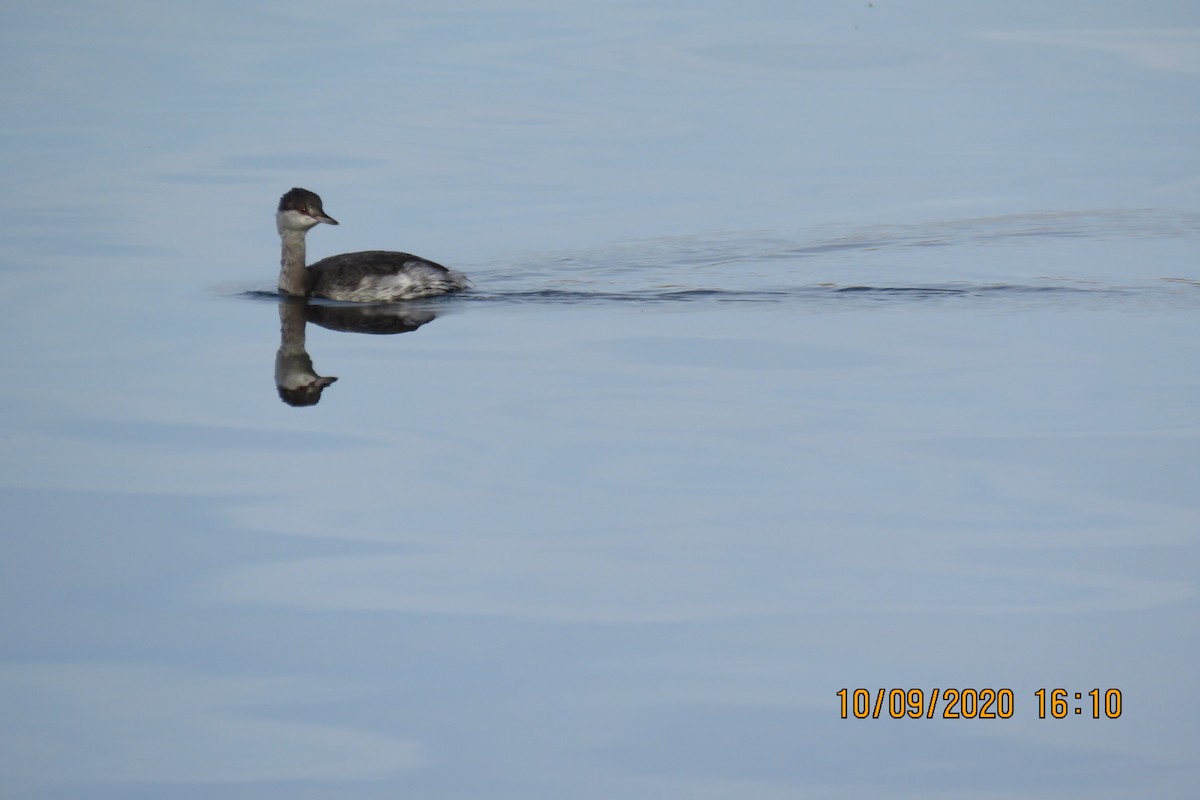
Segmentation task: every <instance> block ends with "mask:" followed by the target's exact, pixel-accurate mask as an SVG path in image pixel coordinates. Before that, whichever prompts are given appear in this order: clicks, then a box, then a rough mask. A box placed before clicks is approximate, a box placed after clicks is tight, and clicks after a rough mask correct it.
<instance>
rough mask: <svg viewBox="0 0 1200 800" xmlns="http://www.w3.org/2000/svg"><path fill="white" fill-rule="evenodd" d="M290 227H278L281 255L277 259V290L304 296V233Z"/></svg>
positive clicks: (306, 278) (305, 287) (305, 289)
mask: <svg viewBox="0 0 1200 800" xmlns="http://www.w3.org/2000/svg"><path fill="white" fill-rule="evenodd" d="M305 233H306V231H298V230H294V229H291V228H284V227H283V226H280V227H279V239H280V241H281V242H282V243H283V255H282V256H281V257H280V259H279V291H281V292H283V293H284V294H290V295H296V296H297V297H304V296H305V295H307V294H308V273H307V272H305V269H304V234H305Z"/></svg>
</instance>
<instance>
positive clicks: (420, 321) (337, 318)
mask: <svg viewBox="0 0 1200 800" xmlns="http://www.w3.org/2000/svg"><path fill="white" fill-rule="evenodd" d="M435 317H437V314H436V313H434V312H433V311H431V310H429V309H427V308H406V307H404V306H401V305H377V306H334V305H324V304H318V303H310V302H308V301H307V300H306V299H305V298H294V297H293V298H285V299H283V300H280V301H279V351H278V352H276V353H275V387H276V388H277V389H278V390H279V399H280V400H282V401H283V402H285V403H287V404H288V405H289V406H315V405H316V404H317V403H319V402H320V401H321V393H322V392H323V391H325V388H326V387H327V386H329V385H330V384H331V383H333V382H334V381H336V380H337V378H335V377H332V376H322V375H318V374H317V372H316V370H315V369H313V362H312V358H311V357H309V355H308V350H307V349H305V344H304V332H305V327H306V326H307V324H308V323H309V322H312V323H314V324H316V325H320V326H321V327H322V328H328V329H329V330H331V331H342V332H343V333H373V334H393V333H408V332H409V331H415V330H416V329H417V328H419V327H421V326H422V325H424V324H425V323H427V322H430V321H432V320H433V319H434V318H435Z"/></svg>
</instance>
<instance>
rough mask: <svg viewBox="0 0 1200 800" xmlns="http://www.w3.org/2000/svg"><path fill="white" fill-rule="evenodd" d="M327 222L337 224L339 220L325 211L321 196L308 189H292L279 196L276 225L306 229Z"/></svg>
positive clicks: (280, 230)
mask: <svg viewBox="0 0 1200 800" xmlns="http://www.w3.org/2000/svg"><path fill="white" fill-rule="evenodd" d="M322 222H327V223H329V224H330V225H337V224H338V221H337V220H336V219H334V218H333V217H331V216H329V215H328V214H326V213H325V209H324V208H322V207H321V198H320V197H318V196H317V194H316V192H310V191H309V190H308V189H292V190H291V191H290V192H288V193H287V194H285V195H284V196H283V197H281V198H279V210H278V211H276V212H275V227H276V228H278V229H279V232H280V233H283V232H284V231H306V230H308V229H309V228H311V227H313V226H315V225H317V224H319V223H322Z"/></svg>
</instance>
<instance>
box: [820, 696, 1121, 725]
mask: <svg viewBox="0 0 1200 800" xmlns="http://www.w3.org/2000/svg"><path fill="white" fill-rule="evenodd" d="M1033 696H1034V697H1035V698H1036V699H1037V709H1038V719H1046V718H1047V717H1050V718H1051V719H1065V718H1067V717H1069V716H1072V715H1074V716H1085V715H1087V716H1090V717H1091V718H1092V719H1117V718H1118V717H1120V716H1121V706H1122V703H1123V699H1124V698H1123V697H1122V695H1121V690H1120V689H1107V690H1104V689H1092V690H1090V691H1088V692H1086V693H1085V692H1082V691H1079V692H1070V691H1068V690H1066V689H1062V688H1058V689H1038V690H1037V691H1036V692H1034V693H1033ZM837 697H838V699H839V700H840V705H841V717H842V719H850V718H851V717H853V718H854V719H880V718H881V717H888V718H890V719H906V718H907V719H934V718H936V717H941V718H942V719H1010V718H1011V717H1012V715H1013V714H1014V713H1015V712H1016V706H1017V701H1016V695H1015V693H1014V692H1013V690H1012V689H954V688H946V689H941V688H935V689H928V690H926V689H882V688H881V689H876V690H871V689H849V688H844V689H840V690H838V692H837ZM1085 698H1087V699H1086V700H1085ZM1072 699H1074V700H1075V701H1078V704H1075V703H1073V702H1072Z"/></svg>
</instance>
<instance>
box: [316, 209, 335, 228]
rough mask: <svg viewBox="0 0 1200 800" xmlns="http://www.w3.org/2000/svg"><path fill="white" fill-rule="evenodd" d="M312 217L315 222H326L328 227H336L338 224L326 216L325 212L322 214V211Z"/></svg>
mask: <svg viewBox="0 0 1200 800" xmlns="http://www.w3.org/2000/svg"><path fill="white" fill-rule="evenodd" d="M312 217H313V219H315V220H316V221H317V222H328V223H329V224H330V225H337V224H338V221H337V220H336V219H334V218H333V217H331V216H329V215H328V214H326V213H325V212H323V211H322V212H321V213H319V214H313V215H312Z"/></svg>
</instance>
